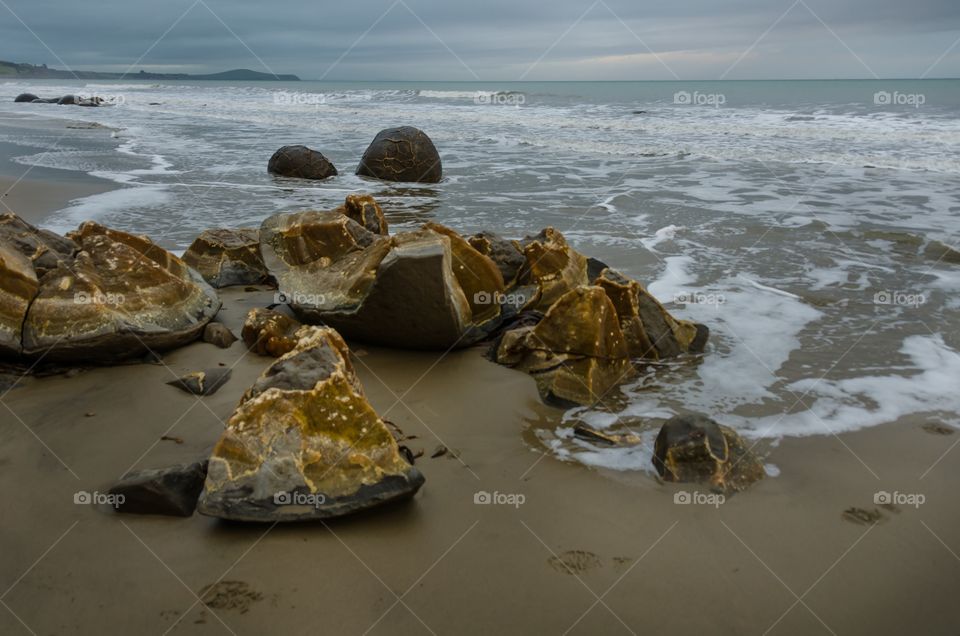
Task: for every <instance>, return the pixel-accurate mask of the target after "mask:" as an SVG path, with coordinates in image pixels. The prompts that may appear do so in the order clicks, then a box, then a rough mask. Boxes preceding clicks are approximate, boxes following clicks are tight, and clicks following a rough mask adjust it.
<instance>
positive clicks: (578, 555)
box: [547, 550, 602, 574]
mask: <svg viewBox="0 0 960 636" xmlns="http://www.w3.org/2000/svg"><path fill="white" fill-rule="evenodd" d="M547 563H549V564H550V567H552V568H553V569H554V570H556V571H557V572H563V573H564V574H583V573H584V572H586V571H587V570H592V569H594V568H598V567H600V566H601V565H602V563H601V561H600V557H598V556H597V555H596V554H594V553H593V552H587V551H586V550H567V551H566V552H561V553H560V554H558V555H554V556H552V557H550V558H549V559H547Z"/></svg>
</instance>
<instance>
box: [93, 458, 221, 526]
mask: <svg viewBox="0 0 960 636" xmlns="http://www.w3.org/2000/svg"><path fill="white" fill-rule="evenodd" d="M206 475H207V462H205V461H204V462H197V463H194V464H185V465H177V466H169V467H167V468H159V469H154V470H142V471H138V472H135V473H130V474H129V475H126V476H124V478H123V479H122V480H121V481H120V482H119V483H118V484H117V485H115V486H114V487H113V488H111V489H110V494H111V495H122V496H123V503H120V504H118V505H117V507H116V509H117V511H118V512H127V513H134V514H142V515H171V516H177V517H189V516H190V515H192V514H193V511H194V510H195V509H196V507H197V498H198V497H199V496H200V491H201V490H202V489H203V480H204V479H205V478H206Z"/></svg>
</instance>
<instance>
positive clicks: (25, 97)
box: [13, 93, 40, 103]
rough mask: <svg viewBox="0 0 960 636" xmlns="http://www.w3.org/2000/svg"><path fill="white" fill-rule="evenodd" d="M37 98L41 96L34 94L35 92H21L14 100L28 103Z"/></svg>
mask: <svg viewBox="0 0 960 636" xmlns="http://www.w3.org/2000/svg"><path fill="white" fill-rule="evenodd" d="M36 99H40V98H39V97H37V96H36V95H34V94H33V93H20V94H19V95H17V96H16V97H14V98H13V101H14V102H18V103H20V102H27V103H29V102H32V101H34V100H36Z"/></svg>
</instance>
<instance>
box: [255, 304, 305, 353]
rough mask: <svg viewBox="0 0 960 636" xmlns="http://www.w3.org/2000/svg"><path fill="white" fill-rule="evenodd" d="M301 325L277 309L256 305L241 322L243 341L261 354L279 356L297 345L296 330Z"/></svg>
mask: <svg viewBox="0 0 960 636" xmlns="http://www.w3.org/2000/svg"><path fill="white" fill-rule="evenodd" d="M301 326H302V325H301V324H300V323H299V322H297V321H296V320H294V319H293V318H291V317H290V316H287V315H286V314H282V313H280V312H279V311H274V310H272V309H264V308H260V307H257V308H255V309H251V310H250V312H249V313H248V314H247V317H246V320H244V323H243V331H242V332H241V335H242V336H243V342H244V344H246V345H247V348H248V349H250V350H251V351H253V352H254V353H258V354H260V355H262V356H273V357H275V358H276V357H279V356H282V355H283V354H285V353H287V352H289V351H291V350H293V348H294V347H295V346H296V345H297V341H298V337H297V335H296V334H297V331H298V330H299V329H300V327H301Z"/></svg>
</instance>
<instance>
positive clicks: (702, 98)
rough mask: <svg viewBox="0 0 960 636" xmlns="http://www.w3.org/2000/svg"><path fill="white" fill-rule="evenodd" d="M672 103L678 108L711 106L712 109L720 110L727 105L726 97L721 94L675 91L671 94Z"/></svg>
mask: <svg viewBox="0 0 960 636" xmlns="http://www.w3.org/2000/svg"><path fill="white" fill-rule="evenodd" d="M673 103H674V104H677V105H678V106H713V107H714V108H720V107H721V106H723V105H724V104H726V103H727V96H726V95H724V94H723V93H701V92H700V91H693V92H692V93H691V92H690V91H677V92H676V93H674V94H673Z"/></svg>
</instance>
